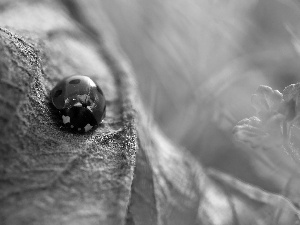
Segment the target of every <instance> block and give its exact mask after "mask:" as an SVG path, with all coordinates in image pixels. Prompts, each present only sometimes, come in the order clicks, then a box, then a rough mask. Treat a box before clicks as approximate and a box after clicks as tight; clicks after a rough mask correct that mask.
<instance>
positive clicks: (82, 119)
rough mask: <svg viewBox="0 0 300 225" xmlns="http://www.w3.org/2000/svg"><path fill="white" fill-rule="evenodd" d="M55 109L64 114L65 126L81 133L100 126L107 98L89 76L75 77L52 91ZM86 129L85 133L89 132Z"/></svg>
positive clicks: (62, 82) (65, 80) (61, 82)
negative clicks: (67, 125)
mask: <svg viewBox="0 0 300 225" xmlns="http://www.w3.org/2000/svg"><path fill="white" fill-rule="evenodd" d="M51 100H52V103H53V105H54V106H55V108H57V109H58V110H60V111H61V112H62V114H63V116H62V118H63V120H64V119H65V118H67V119H65V120H64V124H67V123H69V125H70V126H71V127H72V128H76V129H78V130H79V131H80V130H81V129H83V130H84V127H85V126H86V125H87V124H88V126H87V127H88V128H89V129H90V128H91V127H93V126H95V125H98V124H99V123H100V122H101V121H102V119H103V118H104V117H105V109H106V104H105V97H104V95H103V92H102V90H101V89H100V87H99V86H97V85H96V83H95V82H94V81H93V80H92V79H91V78H89V77H87V76H82V75H75V76H71V77H67V78H65V79H63V80H62V81H60V82H59V83H58V84H57V85H56V86H55V87H54V88H53V90H52V91H51ZM89 129H85V131H87V130H89Z"/></svg>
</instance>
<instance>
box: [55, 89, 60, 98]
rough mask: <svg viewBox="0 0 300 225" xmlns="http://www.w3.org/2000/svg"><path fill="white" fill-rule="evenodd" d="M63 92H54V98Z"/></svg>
mask: <svg viewBox="0 0 300 225" xmlns="http://www.w3.org/2000/svg"><path fill="white" fill-rule="evenodd" d="M61 93H62V90H57V91H56V92H55V94H54V98H57V97H58V96H60V95H61Z"/></svg>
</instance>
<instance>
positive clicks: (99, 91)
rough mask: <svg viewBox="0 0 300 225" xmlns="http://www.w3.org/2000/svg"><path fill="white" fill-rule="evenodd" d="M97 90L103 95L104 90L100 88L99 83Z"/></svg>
mask: <svg viewBox="0 0 300 225" xmlns="http://www.w3.org/2000/svg"><path fill="white" fill-rule="evenodd" d="M97 91H99V93H100V94H101V95H103V92H102V90H101V89H100V87H99V86H98V85H97Z"/></svg>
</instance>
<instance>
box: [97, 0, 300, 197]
mask: <svg viewBox="0 0 300 225" xmlns="http://www.w3.org/2000/svg"><path fill="white" fill-rule="evenodd" d="M102 7H103V11H104V12H106V14H107V15H108V17H109V19H110V21H111V22H112V23H113V26H114V27H115V29H116V32H117V36H118V38H119V41H120V45H121V48H122V49H123V50H124V51H125V54H126V55H127V56H128V57H129V60H130V61H131V63H132V65H133V68H134V71H135V73H136V76H137V77H136V78H137V81H138V87H139V91H140V93H141V96H142V99H143V102H144V105H145V107H147V110H148V111H149V113H150V114H151V115H153V117H154V119H155V120H156V121H157V123H158V124H159V125H160V127H161V129H162V130H163V131H164V132H165V134H166V135H167V136H168V137H169V138H170V139H171V140H173V141H174V142H175V143H177V144H180V145H182V146H183V147H184V148H185V149H186V150H188V151H190V152H191V153H192V154H193V155H194V156H195V157H196V158H197V159H198V160H199V161H200V162H201V163H202V164H203V165H205V166H207V167H213V168H217V169H219V170H221V171H224V172H226V173H229V174H232V175H234V176H236V177H238V178H240V179H242V180H243V181H246V182H249V183H252V184H255V185H259V186H261V187H263V188H264V189H267V190H269V191H274V192H279V190H280V189H281V188H282V187H279V186H278V185H279V184H277V183H276V181H275V180H276V179H273V178H272V176H269V175H270V174H269V172H267V171H265V173H264V171H262V170H263V168H264V167H263V166H262V167H258V166H257V163H255V160H253V158H254V157H255V156H254V155H253V154H252V153H251V151H249V149H247V148H245V147H244V146H242V145H239V144H237V143H236V142H235V141H234V140H233V135H232V129H233V127H234V126H235V125H236V123H237V122H238V121H240V120H241V119H243V118H246V117H250V116H252V115H254V113H255V111H254V109H253V108H252V106H251V95H252V94H253V93H255V91H256V89H257V88H258V86H259V85H268V86H271V87H272V88H274V89H278V90H279V91H282V90H283V89H284V87H286V86H287V85H289V84H292V83H296V82H298V81H299V78H300V58H299V51H300V41H299V39H300V2H299V1H288V0H286V1H283V0H282V1H281V0H243V1H241V0H164V1H161V0H152V1H148V0H132V1H125V0H110V1H102Z"/></svg>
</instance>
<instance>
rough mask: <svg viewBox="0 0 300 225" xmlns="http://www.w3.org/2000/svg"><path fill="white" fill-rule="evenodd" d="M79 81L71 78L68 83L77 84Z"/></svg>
mask: <svg viewBox="0 0 300 225" xmlns="http://www.w3.org/2000/svg"><path fill="white" fill-rule="evenodd" d="M79 83H80V79H75V80H71V81H70V82H69V84H79Z"/></svg>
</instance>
